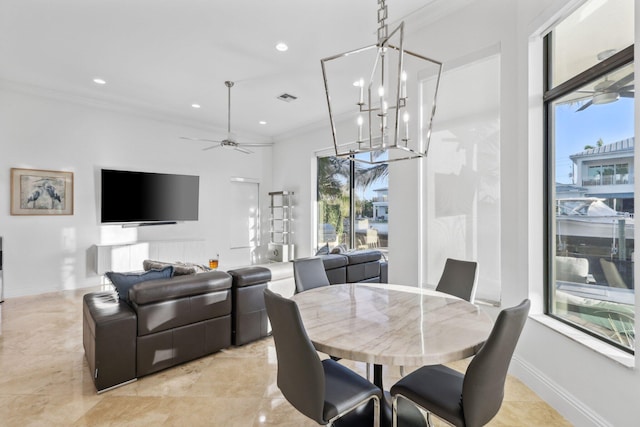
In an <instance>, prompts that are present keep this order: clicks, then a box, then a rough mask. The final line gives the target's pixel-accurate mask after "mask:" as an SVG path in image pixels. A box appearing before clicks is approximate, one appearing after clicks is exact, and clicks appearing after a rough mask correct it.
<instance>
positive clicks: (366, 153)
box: [320, 0, 442, 164]
mask: <svg viewBox="0 0 640 427" xmlns="http://www.w3.org/2000/svg"><path fill="white" fill-rule="evenodd" d="M378 6H379V9H378V25H379V27H378V41H377V43H376V44H373V45H370V46H366V47H363V48H359V49H355V50H352V51H349V52H344V53H340V54H338V55H334V56H330V57H327V58H323V59H321V60H320V63H321V65H322V76H323V79H324V86H325V92H326V96H327V106H328V108H329V119H330V121H331V133H332V136H333V145H334V148H335V153H336V156H338V157H345V158H348V159H350V160H352V161H359V162H364V163H368V164H380V163H388V162H394V161H399V160H409V159H419V158H423V157H426V156H427V153H428V151H429V141H430V139H431V128H432V122H433V117H434V114H435V111H436V97H437V94H438V87H439V85H440V76H441V74H442V63H441V62H438V61H435V60H433V59H430V58H427V57H425V56H422V55H419V54H417V53H414V52H411V51H408V50H406V49H405V48H404V22H401V23H400V24H399V25H398V27H397V28H395V29H394V30H393V31H391V32H390V33H389V32H388V29H387V24H386V22H385V20H386V19H387V6H386V4H385V0H378Z"/></svg>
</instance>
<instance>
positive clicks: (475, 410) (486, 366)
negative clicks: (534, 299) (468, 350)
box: [462, 299, 531, 426]
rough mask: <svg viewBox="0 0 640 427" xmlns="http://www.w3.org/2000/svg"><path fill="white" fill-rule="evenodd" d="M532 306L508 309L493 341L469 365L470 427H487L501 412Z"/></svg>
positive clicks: (465, 405)
mask: <svg viewBox="0 0 640 427" xmlns="http://www.w3.org/2000/svg"><path fill="white" fill-rule="evenodd" d="M530 306H531V302H530V301H529V300H528V299H525V300H524V301H522V302H521V303H520V304H519V305H517V306H515V307H511V308H507V309H504V310H502V311H501V312H500V314H499V315H498V319H497V320H496V323H495V324H494V325H493V329H492V331H491V334H489V338H487V341H486V342H485V343H484V345H483V346H482V348H481V349H480V351H478V353H477V354H476V355H475V357H474V358H473V359H472V360H471V363H469V367H468V368H467V372H466V373H465V376H464V383H463V386H462V410H463V412H464V419H465V424H466V425H467V426H483V425H485V424H486V423H488V422H489V420H491V419H492V418H493V417H494V416H495V415H496V414H497V413H498V410H499V409H500V406H501V405H502V399H503V398H504V383H505V380H506V378H507V371H508V369H509V363H510V362H511V357H512V356H513V352H514V350H515V348H516V344H517V343H518V339H519V338H520V333H521V332H522V328H523V327H524V324H525V322H526V320H527V315H528V313H529V307H530Z"/></svg>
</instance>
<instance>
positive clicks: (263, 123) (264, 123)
mask: <svg viewBox="0 0 640 427" xmlns="http://www.w3.org/2000/svg"><path fill="white" fill-rule="evenodd" d="M258 123H260V124H261V125H266V124H267V122H265V121H264V120H260V121H259V122H258Z"/></svg>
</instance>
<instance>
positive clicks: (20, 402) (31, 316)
mask: <svg viewBox="0 0 640 427" xmlns="http://www.w3.org/2000/svg"><path fill="white" fill-rule="evenodd" d="M89 291H90V290H82V291H66V292H60V293H52V294H45V295H38V296H30V297H21V298H13V299H7V300H6V301H5V302H4V303H2V304H0V426H20V427H22V426H189V427H195V426H224V427H234V426H291V427H294V426H295V427H300V426H315V425H317V424H315V423H314V422H312V421H310V420H308V419H306V418H305V417H304V416H302V415H300V414H299V413H297V412H296V410H295V409H294V408H293V407H292V406H291V405H290V404H289V403H288V402H287V401H286V400H285V399H284V398H283V396H282V394H281V393H280V391H279V390H278V388H277V386H276V353H275V348H274V346H273V340H272V339H271V338H265V339H263V340H260V341H257V342H254V343H251V344H248V345H245V346H243V347H235V348H230V349H227V350H223V351H221V352H219V353H216V354H214V355H211V356H208V357H204V358H202V359H199V360H196V361H193V362H190V363H186V364H184V365H181V366H178V367H175V368H172V369H168V370H165V371H163V372H159V373H156V374H154V375H151V376H148V377H144V378H141V379H139V380H138V381H136V382H134V383H131V384H128V385H126V386H122V387H119V388H117V389H114V390H112V391H109V392H106V393H103V394H100V395H98V394H96V391H95V389H94V387H93V383H92V382H91V376H90V374H89V368H88V365H87V362H86V360H85V357H84V350H83V348H82V302H81V301H82V295H83V294H84V293H86V292H89ZM341 363H345V364H346V365H347V366H349V367H350V368H352V369H354V370H356V371H358V372H360V373H362V374H363V375H364V364H362V363H355V362H348V361H343V362H341ZM465 365H466V362H465V361H461V362H458V363H456V364H455V365H454V366H455V367H458V368H460V369H464V367H465ZM398 379H399V370H398V369H397V368H386V369H385V378H384V381H385V384H387V385H390V384H393V382H394V381H397V380H398ZM439 425H443V424H439ZM490 425H493V426H532V425H544V426H568V425H570V424H569V423H568V422H567V421H566V420H565V419H564V418H562V417H561V416H560V415H559V414H558V413H557V412H556V411H555V410H553V409H552V408H551V407H550V406H548V405H547V404H546V403H545V402H544V401H542V400H541V399H540V398H539V397H538V396H536V395H535V394H534V393H533V392H532V391H531V390H529V389H528V388H527V387H526V386H524V385H523V384H522V383H521V382H520V381H518V380H517V379H515V378H512V377H509V379H508V382H507V386H506V396H505V401H504V403H503V405H502V409H501V410H500V412H499V414H498V415H497V416H496V418H495V419H494V420H493V421H492V422H491V424H490Z"/></svg>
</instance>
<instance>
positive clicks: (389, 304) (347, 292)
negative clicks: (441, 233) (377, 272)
mask: <svg viewBox="0 0 640 427" xmlns="http://www.w3.org/2000/svg"><path fill="white" fill-rule="evenodd" d="M292 299H293V300H294V301H296V303H297V305H298V308H299V309H300V315H301V317H302V321H303V323H304V326H305V329H306V331H307V334H308V335H309V338H310V339H311V341H312V342H313V344H314V346H315V347H316V349H317V350H318V351H321V352H323V353H327V354H330V355H332V356H337V357H342V358H345V359H349V360H356V361H361V362H369V363H374V364H379V365H402V366H420V365H432V364H441V363H446V362H451V361H454V360H460V359H464V358H466V357H469V356H472V355H474V354H475V353H476V352H477V351H478V349H479V348H480V346H481V345H482V343H483V342H484V341H485V340H486V338H487V337H488V336H489V333H490V332H491V328H492V327H493V322H492V320H491V318H490V317H489V316H488V315H487V314H485V313H484V312H482V311H481V310H480V309H479V308H478V307H476V306H475V305H473V304H471V303H469V302H467V301H465V300H462V299H459V298H457V297H454V296H451V295H448V294H444V293H441V292H436V291H432V290H427V289H420V288H416V287H411V286H401V285H389V284H379V283H351V284H343V285H331V286H326V287H322V288H315V289H311V290H309V291H305V292H302V293H299V294H296V295H294V296H293V297H292Z"/></svg>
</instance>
